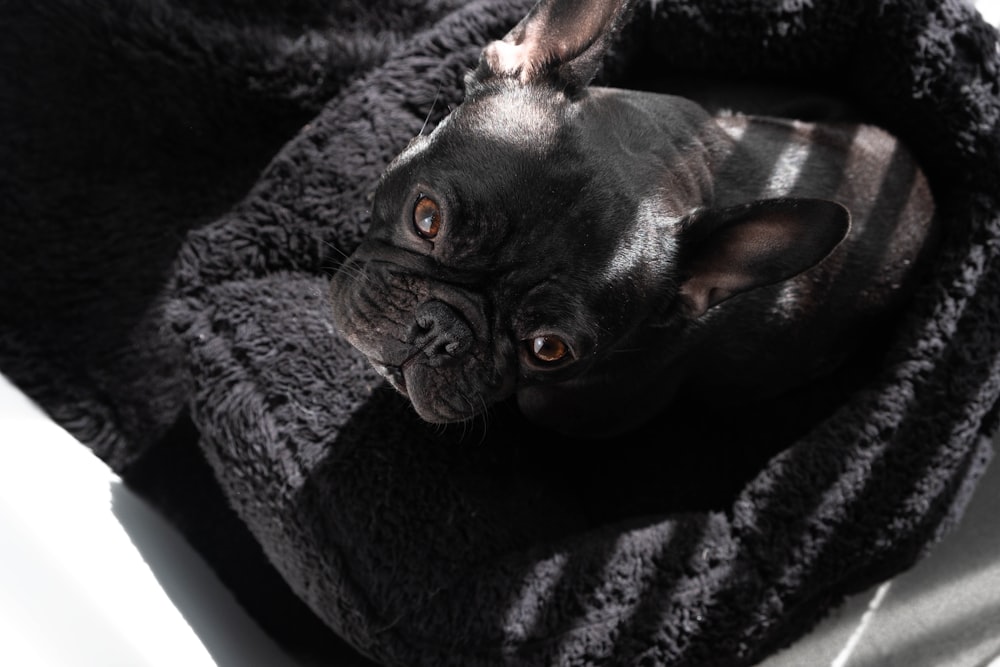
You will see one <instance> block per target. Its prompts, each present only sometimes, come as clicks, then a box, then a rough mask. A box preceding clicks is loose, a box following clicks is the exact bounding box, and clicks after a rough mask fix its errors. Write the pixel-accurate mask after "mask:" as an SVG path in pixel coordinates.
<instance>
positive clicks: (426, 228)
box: [413, 195, 441, 239]
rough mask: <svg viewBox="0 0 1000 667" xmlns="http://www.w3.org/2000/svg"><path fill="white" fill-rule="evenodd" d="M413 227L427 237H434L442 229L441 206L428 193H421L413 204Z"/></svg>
mask: <svg viewBox="0 0 1000 667" xmlns="http://www.w3.org/2000/svg"><path fill="white" fill-rule="evenodd" d="M413 228H414V229H415V230H416V231H417V234H419V235H420V236H422V237H424V238H425V239H432V238H434V237H435V236H437V234H438V230H439V229H441V207H440V206H438V205H437V202H436V201H434V200H433V199H431V198H430V197H428V196H427V195H420V196H419V197H418V198H417V203H416V204H414V205H413Z"/></svg>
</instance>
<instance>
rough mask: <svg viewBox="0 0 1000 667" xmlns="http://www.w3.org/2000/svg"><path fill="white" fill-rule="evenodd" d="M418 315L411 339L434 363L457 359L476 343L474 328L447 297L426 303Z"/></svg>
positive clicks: (418, 310) (418, 309) (419, 308)
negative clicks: (450, 303)
mask: <svg viewBox="0 0 1000 667" xmlns="http://www.w3.org/2000/svg"><path fill="white" fill-rule="evenodd" d="M415 319H416V321H415V323H414V324H413V326H412V327H411V328H410V340H411V341H412V343H413V345H414V346H415V347H416V348H418V349H420V350H421V351H422V352H423V353H424V354H425V355H426V356H427V358H428V360H429V362H430V363H431V365H436V364H440V363H444V362H446V361H448V360H451V359H454V358H455V357H457V356H459V355H461V354H462V353H464V352H465V351H466V350H468V349H469V348H470V347H472V341H473V334H472V329H471V328H470V327H469V325H468V323H467V322H466V321H465V318H464V317H462V314H461V313H460V312H459V311H458V310H456V309H455V308H452V307H451V306H449V305H448V304H446V303H445V302H444V301H438V300H433V301H427V302H425V303H422V304H421V305H420V306H419V307H418V308H417V312H416V318H415Z"/></svg>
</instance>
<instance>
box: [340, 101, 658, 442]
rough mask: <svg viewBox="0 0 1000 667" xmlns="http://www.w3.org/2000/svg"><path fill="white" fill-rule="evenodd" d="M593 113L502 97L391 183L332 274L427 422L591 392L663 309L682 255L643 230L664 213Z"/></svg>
mask: <svg viewBox="0 0 1000 667" xmlns="http://www.w3.org/2000/svg"><path fill="white" fill-rule="evenodd" d="M589 103H590V102H589V100H571V99H569V98H567V97H566V96H564V95H562V94H559V93H557V92H555V91H553V90H551V89H550V88H549V87H546V86H534V85H529V86H525V85H518V84H506V85H501V86H499V87H497V88H496V89H495V90H492V91H490V92H488V93H485V94H482V95H479V96H477V97H475V98H471V99H469V100H467V101H466V102H465V103H464V104H463V105H462V106H461V107H459V108H458V109H456V110H455V111H454V112H453V113H452V114H451V115H450V116H449V117H448V118H447V119H446V120H445V122H444V123H442V125H441V126H439V127H438V128H437V129H436V130H435V131H434V132H432V133H431V134H430V135H428V136H420V137H417V138H416V139H414V140H413V142H412V143H411V145H410V146H409V147H408V148H407V149H406V150H405V151H404V152H403V153H402V154H401V155H400V156H399V157H398V158H397V159H396V160H395V162H394V163H393V164H392V166H391V167H390V168H389V169H388V171H387V172H386V173H385V175H384V177H383V178H382V180H381V182H380V183H379V185H378V188H377V190H376V193H375V197H374V201H373V209H372V225H371V228H370V231H369V233H368V236H367V237H366V239H365V241H364V243H363V244H362V245H361V246H360V247H359V248H358V250H357V251H356V252H355V254H354V255H352V256H351V258H350V259H349V260H348V261H347V263H346V265H345V266H344V267H343V268H342V269H341V271H340V272H339V273H338V274H337V276H336V277H335V281H334V283H335V284H334V291H335V293H336V295H337V298H336V299H335V304H336V305H335V317H336V321H337V324H338V326H339V327H340V328H341V330H342V331H343V332H344V334H345V335H346V336H347V338H348V340H349V341H350V342H351V343H352V344H353V345H355V346H356V347H357V348H358V349H359V350H361V351H362V352H363V353H364V354H365V355H366V356H367V357H368V358H369V359H370V360H371V361H372V363H373V364H374V365H375V366H376V368H378V369H379V371H380V372H381V373H382V374H383V375H384V376H385V377H386V378H388V379H389V381H390V382H391V383H392V384H393V385H394V386H395V387H396V388H397V389H399V390H400V391H402V392H403V393H405V394H406V395H407V396H409V398H410V400H411V401H412V403H413V406H414V407H415V408H416V410H417V412H418V413H419V414H420V416H421V417H423V418H424V419H426V420H428V421H432V422H449V421H456V420H461V419H465V418H468V417H470V416H472V415H474V414H476V413H477V412H479V411H481V410H482V409H483V408H484V406H486V405H489V404H492V403H494V402H496V401H498V400H500V399H502V398H504V397H506V396H508V395H510V394H511V393H512V392H514V391H517V390H522V389H528V388H532V387H533V388H536V390H535V393H534V394H533V395H535V396H537V388H538V387H544V386H547V385H556V384H563V385H565V383H567V382H570V381H576V382H577V383H579V382H580V378H582V377H585V376H586V375H587V374H588V371H590V370H592V367H594V366H595V365H597V366H601V364H600V359H601V358H603V357H605V356H606V355H607V353H608V352H609V351H610V350H612V349H614V347H615V345H616V344H617V343H618V342H620V341H621V340H622V339H624V338H626V337H627V336H628V334H629V333H630V331H631V329H632V328H633V327H635V325H636V324H637V323H638V322H640V321H642V320H644V319H645V318H646V317H647V316H648V314H649V313H648V311H649V308H650V307H651V304H653V303H656V302H658V303H663V302H664V300H653V299H651V298H650V297H651V294H650V290H658V291H660V290H662V285H663V284H664V281H663V280H662V276H661V275H660V274H662V273H663V271H664V270H665V269H666V267H669V266H670V265H671V262H670V259H671V247H670V244H669V243H667V244H664V243H663V237H662V235H660V236H657V235H653V234H651V233H649V230H648V229H647V230H644V229H643V227H644V226H648V225H651V224H653V216H651V215H650V214H649V212H648V211H643V210H641V206H642V200H641V198H640V197H638V196H637V193H636V187H637V185H636V183H635V182H634V179H630V178H629V176H631V174H628V173H624V172H619V173H614V171H615V170H611V172H609V169H608V166H607V165H606V164H604V162H605V159H604V157H603V155H602V152H601V151H599V150H594V148H595V146H598V145H599V144H601V143H602V142H605V141H606V140H607V134H608V132H607V130H606V129H602V126H601V124H600V123H597V122H594V123H590V122H579V117H580V115H581V113H583V115H584V116H589V114H587V113H586V108H585V107H586V105H587V104H589ZM470 137H472V138H474V139H470ZM660 296H662V297H665V298H666V297H669V296H670V295H660ZM605 375H606V372H605ZM607 381H608V379H607V378H605V379H604V382H605V383H606V382H607ZM533 405H534V409H533V410H532V412H534V413H535V414H534V415H533V416H535V417H536V418H540V419H543V420H544V419H545V412H546V408H545V406H544V405H543V404H542V403H539V401H537V400H535V401H534V402H533Z"/></svg>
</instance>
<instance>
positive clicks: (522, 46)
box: [467, 0, 635, 95]
mask: <svg viewBox="0 0 1000 667" xmlns="http://www.w3.org/2000/svg"><path fill="white" fill-rule="evenodd" d="M634 3H635V0H539V2H538V4H536V5H535V6H534V8H532V10H531V11H530V12H529V13H528V15H527V16H525V17H524V18H523V19H522V20H521V22H520V23H518V24H517V25H516V26H514V28H513V29H512V30H511V31H510V32H509V33H507V35H506V36H505V37H504V38H503V39H502V40H499V41H495V42H492V43H491V44H489V45H488V46H487V47H486V48H485V49H483V53H482V56H481V57H480V59H479V68H478V69H477V70H476V71H475V72H474V73H473V74H472V75H471V77H470V78H469V80H468V81H467V85H470V84H471V85H475V84H482V83H488V82H489V81H491V80H495V79H502V78H510V79H515V80H518V81H520V82H521V83H529V82H533V81H550V82H552V83H553V84H554V85H556V86H557V87H559V88H560V89H562V90H564V91H566V92H567V93H568V94H570V95H572V94H573V93H575V92H577V91H580V90H582V89H583V88H584V87H586V85H587V84H588V83H590V81H591V80H592V79H593V78H594V76H595V75H596V74H597V71H598V69H599V68H600V66H601V61H602V59H603V58H604V55H605V53H606V52H607V50H608V46H609V45H610V44H611V40H612V39H613V38H614V37H615V35H616V34H617V33H618V31H619V30H620V29H621V26H622V25H624V23H625V22H626V21H627V20H628V18H629V15H630V14H631V12H632V6H633V5H634Z"/></svg>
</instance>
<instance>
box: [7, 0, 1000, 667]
mask: <svg viewBox="0 0 1000 667" xmlns="http://www.w3.org/2000/svg"><path fill="white" fill-rule="evenodd" d="M329 4H331V3H323V2H319V0H293V1H290V2H277V1H275V2H272V3H268V2H266V1H265V0H222V1H220V2H215V3H195V2H192V1H191V0H143V1H141V2H134V1H131V0H129V1H128V2H126V1H125V0H112V1H110V2H106V3H99V4H94V3H90V2H83V1H82V0H51V1H50V2H45V3H4V4H3V5H2V7H0V131H2V137H3V139H2V142H0V146H2V147H3V149H2V150H3V153H4V154H3V156H2V158H3V159H2V160H0V211H2V218H0V230H2V237H0V238H2V241H0V371H2V372H3V373H4V374H6V375H7V376H8V377H10V378H11V379H12V380H14V381H15V382H16V383H17V384H18V385H19V386H20V387H21V388H22V389H23V390H25V391H26V392H27V393H28V394H29V395H31V396H32V397H33V398H35V399H36V400H37V401H38V402H39V403H40V404H41V405H42V406H43V407H44V408H45V409H46V410H47V411H48V412H49V413H50V414H51V415H52V416H53V417H54V418H55V419H56V420H57V421H58V422H60V423H61V424H62V425H63V426H65V427H66V428H68V429H69V430H70V431H71V432H72V433H73V434H74V435H76V436H77V437H78V438H80V439H81V440H82V441H83V442H84V443H86V444H87V445H88V446H89V447H91V448H92V449H93V451H94V452H95V453H96V454H97V455H99V456H100V457H102V458H103V459H104V460H106V461H107V462H108V463H109V464H110V465H111V466H112V468H114V469H115V470H116V471H118V472H119V473H120V474H121V475H122V476H123V477H124V479H125V480H126V481H127V482H128V483H129V484H130V485H132V486H133V487H134V488H136V489H137V490H139V491H140V492H141V493H143V494H144V495H145V496H146V497H147V498H149V499H150V500H151V501H152V502H154V503H155V504H156V506H157V507H158V508H159V509H160V511H162V512H163V513H164V514H165V515H166V516H168V517H170V518H171V519H172V520H173V521H174V522H175V523H176V524H177V525H178V526H179V527H180V528H181V530H182V531H184V533H185V535H186V536H187V537H188V539H189V540H190V541H191V543H192V544H193V545H194V546H195V547H196V548H197V549H198V550H199V551H200V552H201V553H202V554H203V555H204V556H205V557H206V559H208V561H209V562H210V563H211V564H212V565H213V566H214V568H215V569H216V571H217V572H218V573H219V575H220V577H221V578H222V579H223V580H224V581H225V582H226V583H227V584H228V585H229V586H230V588H231V589H232V590H233V591H234V592H235V594H236V595H237V597H238V598H239V599H240V600H241V602H242V603H243V604H244V605H245V606H246V607H247V609H248V610H250V612H251V613H252V614H253V615H254V616H255V617H256V618H257V619H258V620H259V622H260V623H261V624H262V625H263V626H264V627H265V628H266V629H268V631H270V632H271V633H272V634H273V635H274V636H275V637H276V638H278V639H279V640H280V641H281V642H282V643H283V644H284V645H285V646H286V647H287V648H288V649H289V651H291V652H292V653H294V654H296V655H298V656H299V657H301V658H302V659H303V661H307V662H310V663H314V664H333V665H346V664H354V661H356V662H358V663H360V662H362V661H363V659H362V658H361V657H350V655H351V654H350V653H349V652H348V650H347V649H346V647H345V646H344V645H343V644H342V643H341V638H343V639H346V641H347V642H348V643H349V644H350V645H352V646H353V647H355V648H356V649H357V650H358V651H360V652H361V653H362V654H364V655H366V656H368V657H369V658H371V659H372V660H375V661H377V662H378V663H382V664H387V665H405V666H417V665H430V666H434V667H440V666H443V665H461V666H463V667H470V666H473V665H498V664H511V665H749V664H752V663H753V662H755V661H757V660H759V659H761V658H762V657H763V656H764V655H766V654H767V653H768V652H770V651H772V650H774V649H775V648H776V647H779V646H781V645H783V644H786V643H788V642H789V641H791V640H792V639H794V638H795V637H797V636H799V635H800V634H801V633H802V632H803V631H805V630H806V629H808V628H809V627H811V626H812V625H813V624H814V623H815V622H816V621H817V620H818V619H819V618H821V617H822V615H823V614H824V613H825V612H826V611H827V610H828V609H830V607H831V605H834V604H836V603H838V602H839V601H841V600H842V599H843V598H844V596H845V595H847V594H849V593H851V592H854V591H858V590H860V589H863V588H865V587H867V586H870V585H871V584H872V583H874V582H876V581H879V580H881V579H883V578H886V577H889V576H892V575H894V574H896V573H898V572H900V571H901V570H903V569H905V568H907V567H908V566H910V565H911V564H912V563H913V562H914V561H915V560H916V559H917V558H918V557H919V556H921V555H922V554H923V553H924V552H925V551H926V550H927V548H928V547H929V546H930V545H931V544H933V543H934V542H935V540H936V539H938V538H939V537H940V536H941V535H942V533H943V532H944V531H945V530H946V529H947V528H948V527H949V526H951V525H953V524H954V522H955V521H956V520H957V519H958V518H959V517H960V515H961V511H962V508H963V506H964V504H965V502H966V500H967V499H968V497H969V494H970V492H971V491H972V489H973V487H974V485H975V482H976V480H977V479H978V477H979V475H980V474H981V472H982V471H983V469H984V467H985V465H986V463H987V461H988V460H989V454H990V435H991V434H992V433H994V432H995V431H996V429H997V426H998V408H997V405H998V403H997V398H998V393H1000V367H998V365H1000V51H998V46H997V33H996V31H995V30H994V29H992V28H991V27H989V26H988V25H986V24H985V23H984V22H983V21H982V20H981V19H980V18H979V16H978V15H977V14H976V13H975V11H974V10H972V9H971V8H970V7H969V6H968V5H967V4H966V3H965V2H961V1H960V0H895V1H891V0H881V1H876V0H823V1H821V0H815V1H813V2H798V1H792V0H788V1H786V2H773V1H770V0H725V1H723V0H712V1H707V0H706V1H705V2H698V3H696V2H691V1H690V0H658V1H657V2H653V3H649V4H643V5H641V6H640V7H639V9H638V10H637V15H636V19H635V21H634V22H633V23H632V24H631V25H630V26H629V27H628V28H627V29H626V31H625V32H624V33H623V35H622V37H621V41H620V44H619V45H618V47H617V48H616V49H615V50H614V52H613V53H612V55H611V56H610V58H609V61H608V63H607V65H606V68H605V70H604V74H603V82H604V83H607V84H611V85H639V84H638V82H645V83H646V84H648V83H649V82H650V81H655V80H658V79H659V77H660V75H662V78H663V80H669V79H670V77H671V76H674V75H695V76H697V77H699V78H702V79H710V78H713V77H718V78H728V79H733V78H735V79H739V80H744V81H748V80H753V81H762V82H769V83H773V82H786V83H797V84H808V85H811V86H813V87H819V88H821V89H824V90H825V91H827V92H830V93H834V94H836V95H838V96H841V97H842V98H844V99H845V100H847V101H849V102H851V103H853V105H854V106H855V107H856V108H858V109H860V110H861V112H862V113H863V114H864V115H865V117H866V118H867V119H868V120H870V121H872V122H876V123H878V124H881V125H883V126H885V127H887V128H888V129H890V130H891V131H892V132H893V133H895V134H896V135H897V136H899V137H900V138H902V139H903V140H904V142H906V143H907V144H908V145H909V146H910V147H911V149H912V150H913V151H914V153H915V154H916V155H917V157H918V159H919V160H920V162H921V164H922V165H923V167H924V169H925V171H926V173H927V175H928V177H929V179H930V182H931V184H932V188H933V191H934V194H935V197H936V200H937V203H938V211H939V215H940V216H941V220H942V222H943V225H944V227H945V229H946V232H947V236H946V239H945V242H944V244H943V245H942V247H941V249H940V251H939V252H938V253H937V255H936V256H935V258H934V261H933V266H932V267H931V270H930V271H929V273H928V275H927V277H926V279H925V281H924V282H923V284H922V285H921V288H920V290H919V292H918V293H917V295H916V296H915V298H914V300H913V302H912V305H911V306H910V307H909V308H908V310H907V312H906V314H905V316H904V317H902V318H901V319H900V321H899V322H898V325H897V326H896V327H895V328H894V329H892V330H891V331H885V332H872V345H871V346H870V349H868V350H867V351H866V353H865V355H863V356H861V357H859V358H858V359H857V360H855V363H854V364H852V365H850V366H849V367H847V368H845V369H844V370H843V371H842V372H841V373H839V374H837V375H836V376H834V377H832V378H830V379H829V380H828V381H827V382H824V383H822V384H818V385H817V386H815V387H811V388H809V390H807V391H801V392H796V393H795V395H794V396H789V397H785V398H783V399H781V400H778V401H772V402H769V403H766V404H765V403H762V404H759V405H753V406H748V407H747V408H745V409H741V410H739V411H733V412H727V413H725V414H713V413H711V412H706V411H705V410H704V409H703V408H702V407H700V406H697V405H690V406H689V405H679V406H677V407H676V408H675V409H674V410H672V411H671V412H670V413H669V414H665V415H663V417H662V418H661V419H658V420H657V421H656V422H655V423H653V424H650V425H649V426H648V427H647V428H645V429H643V430H642V431H640V432H638V433H634V434H631V435H629V436H627V437H621V438H619V439H617V440H612V441H572V440H567V439H562V438H555V437H552V436H549V435H547V434H545V433H543V432H540V431H538V430H537V429H535V428H533V427H532V426H530V425H528V424H526V423H523V422H522V421H521V420H520V418H519V417H518V415H517V413H516V411H515V410H514V409H513V408H512V407H510V406H507V405H501V406H498V407H497V408H496V409H494V410H493V411H492V412H491V413H490V415H489V417H488V419H485V420H481V421H477V422H473V423H468V424H463V425H455V426H451V427H448V428H440V427H438V428H434V427H429V426H427V425H425V424H423V423H421V422H420V421H419V420H418V419H417V418H416V416H415V415H414V413H413V411H412V410H411V409H410V408H409V406H408V405H407V404H406V403H405V402H404V400H403V399H402V398H401V397H399V396H398V395H396V394H395V393H394V392H393V391H392V390H390V389H389V388H387V387H386V386H385V385H384V384H383V383H382V382H381V380H380V378H379V377H378V376H377V375H376V374H375V372H374V371H373V370H372V369H370V368H369V367H368V366H367V365H366V363H364V362H363V360H362V359H361V358H360V356H359V355H358V354H356V353H355V352H354V351H353V350H352V349H351V348H350V347H349V346H348V345H347V344H346V343H344V342H343V341H342V340H340V339H339V338H338V336H337V335H336V333H335V332H334V329H333V326H332V323H331V321H330V315H329V313H330V308H329V305H328V303H329V299H330V298H335V297H331V294H330V293H329V286H328V285H329V276H330V274H331V273H332V272H333V271H334V270H335V269H336V266H337V265H338V264H339V263H340V261H341V260H342V258H343V253H349V252H350V251H351V250H352V249H353V248H354V246H355V245H356V244H357V243H358V240H359V238H360V237H361V236H362V234H363V233H364V230H365V227H366V224H367V207H368V205H369V195H370V193H371V191H372V188H373V186H374V183H375V181H376V179H377V177H378V175H379V173H380V172H381V170H382V169H383V168H384V167H385V166H386V164H387V163H388V161H389V160H390V159H391V158H392V157H393V156H394V155H395V154H396V153H397V152H398V151H399V150H400V149H401V148H402V147H403V146H404V145H405V144H406V142H407V141H408V140H409V138H410V137H411V136H413V135H414V134H416V133H417V132H419V131H420V130H421V127H422V126H423V125H424V123H425V122H429V123H430V124H434V123H436V122H438V121H439V120H440V119H441V118H442V117H443V115H444V114H446V113H447V111H448V110H449V109H450V108H453V107H454V105H456V104H458V103H459V102H460V101H461V97H462V90H461V80H462V76H463V74H464V73H465V71H466V70H467V69H468V68H470V67H471V66H472V65H473V64H474V63H475V62H476V60H477V58H478V54H479V50H480V49H481V47H482V46H483V45H484V44H485V43H487V42H488V41H489V40H490V39H493V38H496V37H499V36H502V35H503V34H504V33H505V32H506V31H507V30H508V29H509V28H510V26H512V25H513V24H514V23H515V22H516V21H517V20H518V19H519V18H520V17H521V16H523V15H524V14H525V13H526V12H527V10H528V9H529V7H530V4H531V3H530V2H528V1H526V0H514V1H512V0H479V1H476V2H470V3H465V2H460V1H459V0H388V1H387V2H385V3H380V4H377V5H375V6H372V7H366V6H364V5H363V4H362V3H353V2H351V3H347V2H345V3H332V6H328V5H329ZM286 142H287V143H286ZM68 501H71V500H70V499H68Z"/></svg>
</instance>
